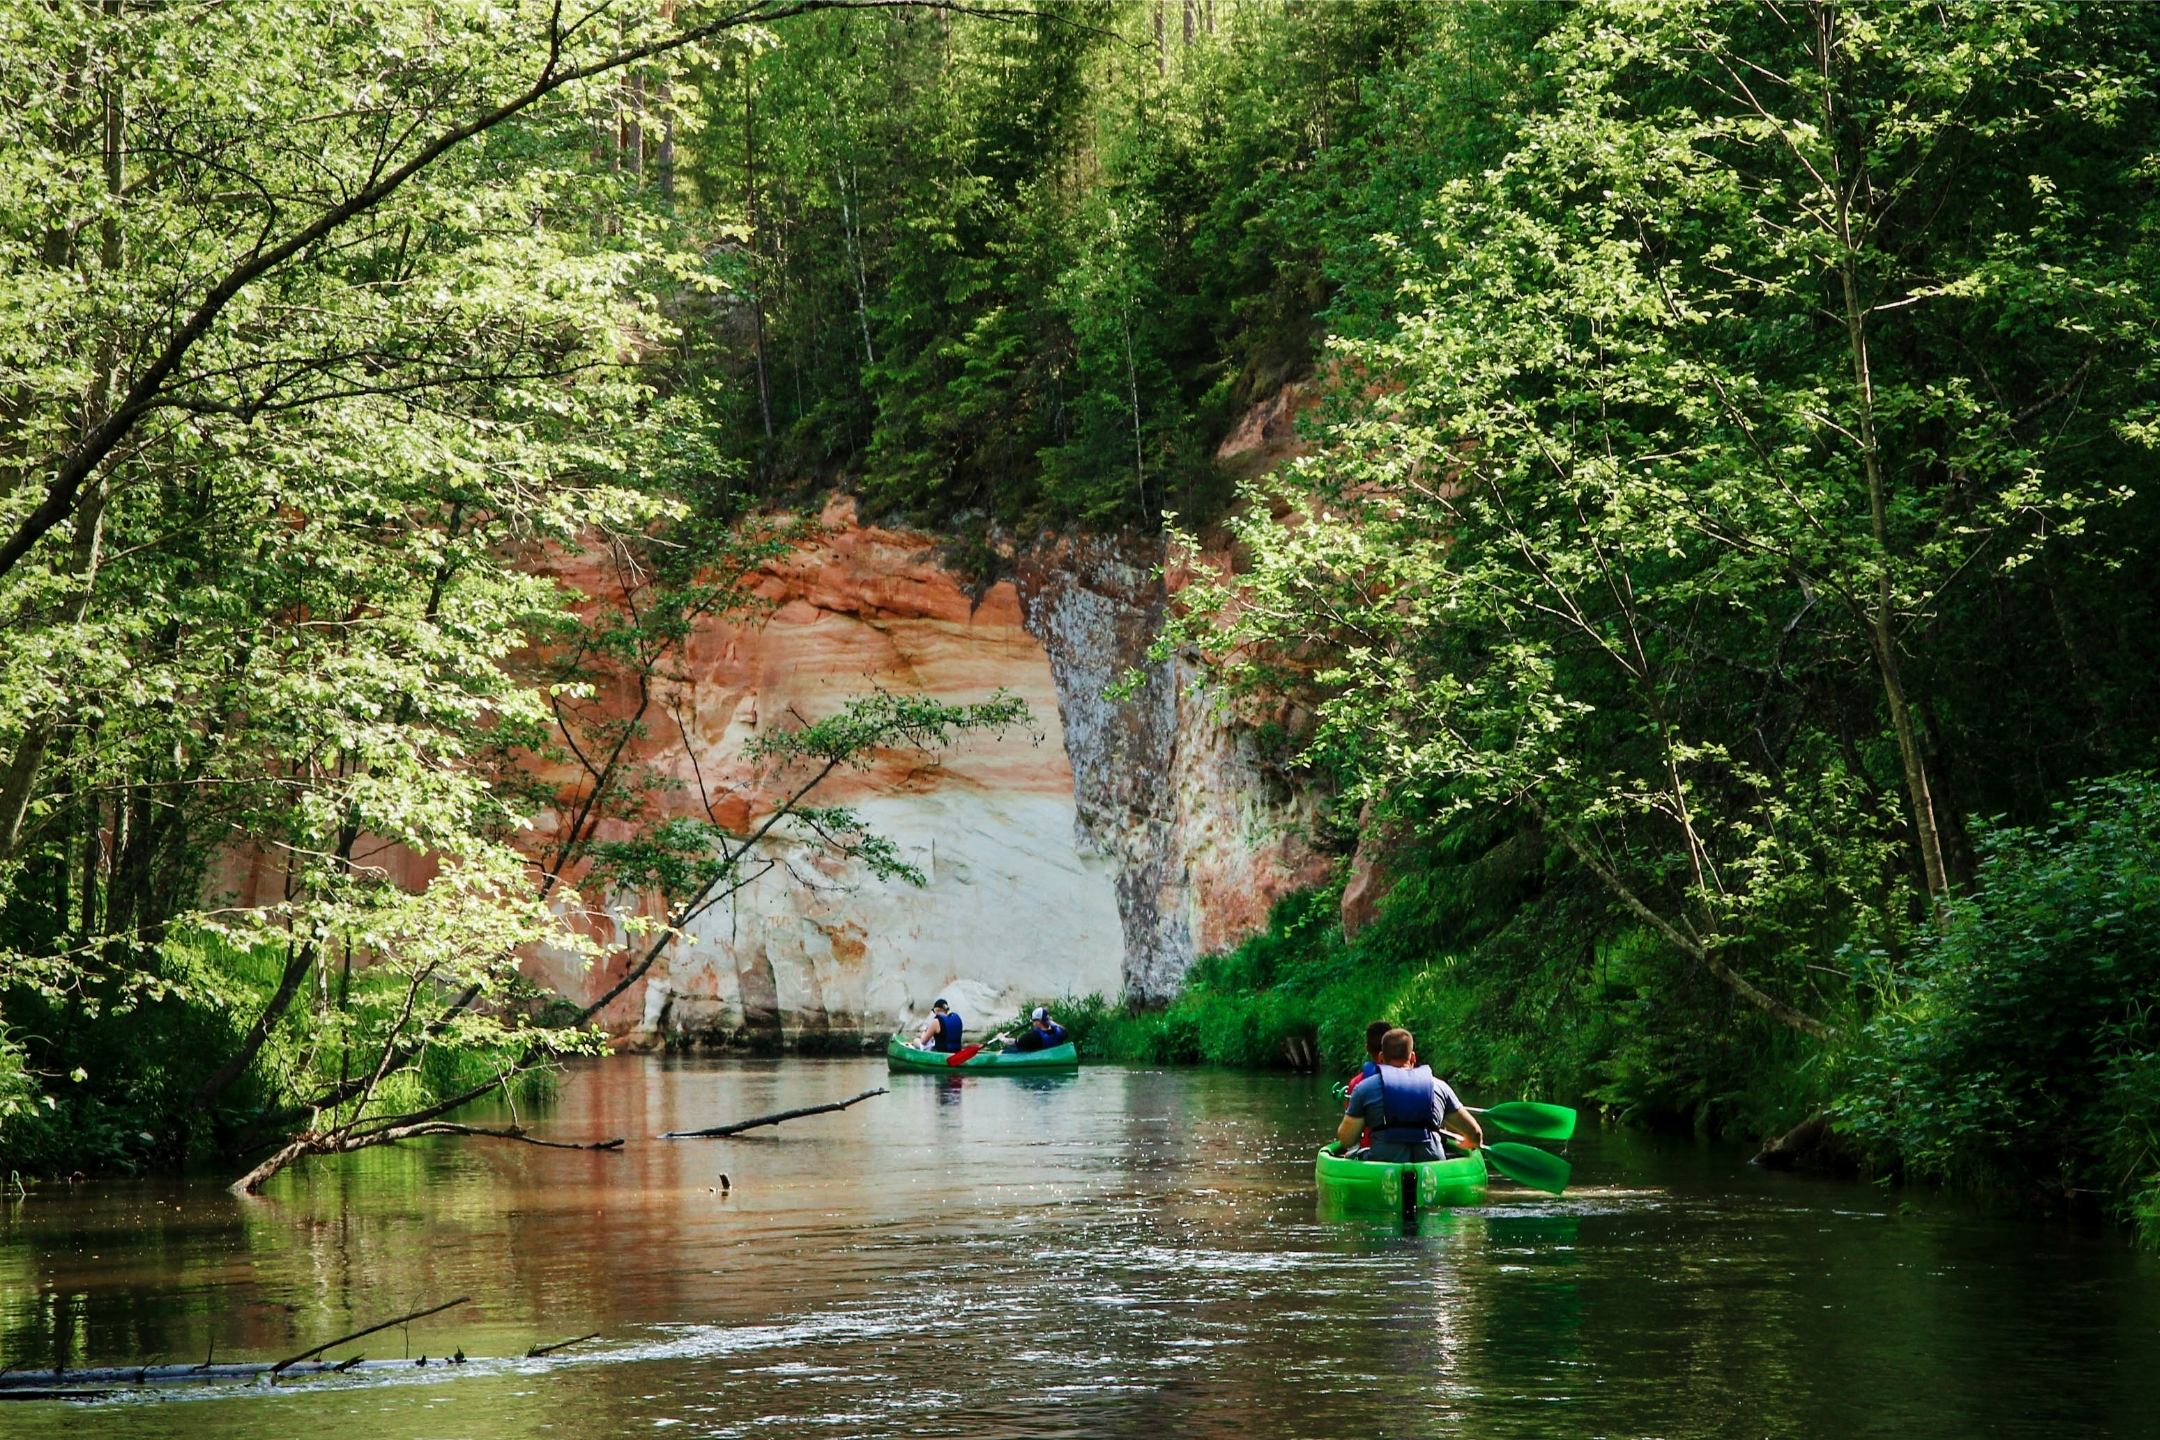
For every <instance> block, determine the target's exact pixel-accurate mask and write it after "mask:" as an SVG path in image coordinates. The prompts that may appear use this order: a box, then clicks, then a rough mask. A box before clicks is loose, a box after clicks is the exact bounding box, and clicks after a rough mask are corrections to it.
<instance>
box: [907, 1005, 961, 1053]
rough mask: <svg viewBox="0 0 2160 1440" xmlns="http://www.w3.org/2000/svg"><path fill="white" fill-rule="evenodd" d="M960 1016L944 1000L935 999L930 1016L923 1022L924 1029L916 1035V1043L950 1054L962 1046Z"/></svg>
mask: <svg viewBox="0 0 2160 1440" xmlns="http://www.w3.org/2000/svg"><path fill="white" fill-rule="evenodd" d="M960 1028H961V1027H960V1017H959V1016H958V1015H955V1014H954V1013H953V1009H952V1006H950V1005H947V1004H946V1003H945V1002H944V1000H942V999H939V1000H936V1001H933V1002H932V1003H931V1006H930V1018H929V1019H928V1020H926V1021H924V1022H923V1027H922V1030H921V1031H920V1032H919V1033H918V1034H917V1035H916V1036H915V1043H916V1044H918V1045H924V1046H927V1047H929V1048H930V1049H932V1050H935V1051H937V1052H938V1053H939V1054H940V1055H950V1054H952V1053H953V1052H954V1051H955V1050H958V1049H959V1048H960Z"/></svg>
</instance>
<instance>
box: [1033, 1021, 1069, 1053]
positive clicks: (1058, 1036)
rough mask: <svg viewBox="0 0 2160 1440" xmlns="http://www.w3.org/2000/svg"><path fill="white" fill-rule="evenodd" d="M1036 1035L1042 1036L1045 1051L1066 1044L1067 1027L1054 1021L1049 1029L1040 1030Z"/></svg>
mask: <svg viewBox="0 0 2160 1440" xmlns="http://www.w3.org/2000/svg"><path fill="white" fill-rule="evenodd" d="M1035 1033H1036V1034H1038V1035H1040V1036H1042V1043H1043V1048H1044V1049H1045V1050H1047V1049H1049V1048H1050V1047H1051V1046H1053V1045H1063V1044H1064V1043H1065V1027H1064V1026H1063V1025H1060V1024H1058V1023H1057V1021H1055V1020H1052V1021H1051V1022H1050V1028H1049V1029H1047V1030H1038V1031H1036V1032H1035Z"/></svg>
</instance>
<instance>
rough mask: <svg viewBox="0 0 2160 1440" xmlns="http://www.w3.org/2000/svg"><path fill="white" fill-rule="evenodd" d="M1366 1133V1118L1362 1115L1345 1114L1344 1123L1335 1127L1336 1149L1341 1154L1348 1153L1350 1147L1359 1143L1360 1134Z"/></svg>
mask: <svg viewBox="0 0 2160 1440" xmlns="http://www.w3.org/2000/svg"><path fill="white" fill-rule="evenodd" d="M1364 1133H1365V1118H1364V1117H1363V1116H1362V1115H1345V1116H1343V1118H1342V1124H1340V1125H1337V1126H1336V1127H1335V1149H1336V1151H1337V1152H1338V1153H1341V1154H1348V1153H1349V1150H1350V1147H1351V1146H1352V1145H1355V1144H1356V1143H1357V1138H1358V1136H1360V1135H1362V1134H1364Z"/></svg>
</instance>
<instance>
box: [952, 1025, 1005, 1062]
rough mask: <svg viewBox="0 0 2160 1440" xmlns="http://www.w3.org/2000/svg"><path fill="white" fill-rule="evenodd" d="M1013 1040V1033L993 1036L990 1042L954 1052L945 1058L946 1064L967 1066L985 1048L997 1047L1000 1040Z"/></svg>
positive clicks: (963, 1047) (983, 1042)
mask: <svg viewBox="0 0 2160 1440" xmlns="http://www.w3.org/2000/svg"><path fill="white" fill-rule="evenodd" d="M1011 1038H1012V1031H1010V1030H1007V1031H1006V1032H1005V1033H1004V1034H1002V1035H993V1036H991V1037H990V1038H989V1039H988V1040H984V1041H981V1042H979V1043H977V1044H974V1045H962V1046H961V1047H960V1048H959V1049H957V1050H955V1051H953V1052H952V1054H950V1055H948V1056H946V1057H945V1063H946V1064H947V1065H965V1064H967V1062H968V1061H970V1060H972V1059H974V1058H975V1057H976V1056H977V1055H980V1054H982V1052H983V1047H984V1046H986V1045H995V1044H997V1043H998V1041H1000V1040H1010V1039H1011Z"/></svg>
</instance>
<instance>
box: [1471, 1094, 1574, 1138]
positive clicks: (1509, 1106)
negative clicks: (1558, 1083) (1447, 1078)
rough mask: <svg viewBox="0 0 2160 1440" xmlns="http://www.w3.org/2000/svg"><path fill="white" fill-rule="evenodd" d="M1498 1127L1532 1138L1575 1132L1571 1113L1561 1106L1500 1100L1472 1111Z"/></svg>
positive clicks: (1572, 1112) (1564, 1136)
mask: <svg viewBox="0 0 2160 1440" xmlns="http://www.w3.org/2000/svg"><path fill="white" fill-rule="evenodd" d="M1470 1113H1471V1114H1473V1115H1480V1116H1483V1117H1484V1118H1485V1119H1487V1120H1490V1121H1492V1123H1493V1124H1495V1125H1498V1126H1499V1127H1500V1128H1501V1129H1503V1130H1507V1131H1511V1132H1513V1133H1514V1134H1517V1135H1527V1136H1529V1137H1530V1138H1531V1139H1533V1140H1565V1139H1567V1138H1568V1137H1570V1136H1572V1135H1573V1134H1574V1133H1575V1112H1574V1111H1573V1110H1570V1109H1568V1107H1567V1106H1565V1105H1541V1104H1539V1103H1538V1102H1537V1101H1535V1100H1503V1101H1501V1102H1500V1103H1499V1104H1498V1105H1494V1106H1492V1107H1491V1108H1489V1109H1485V1110H1473V1111H1471V1112H1470Z"/></svg>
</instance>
